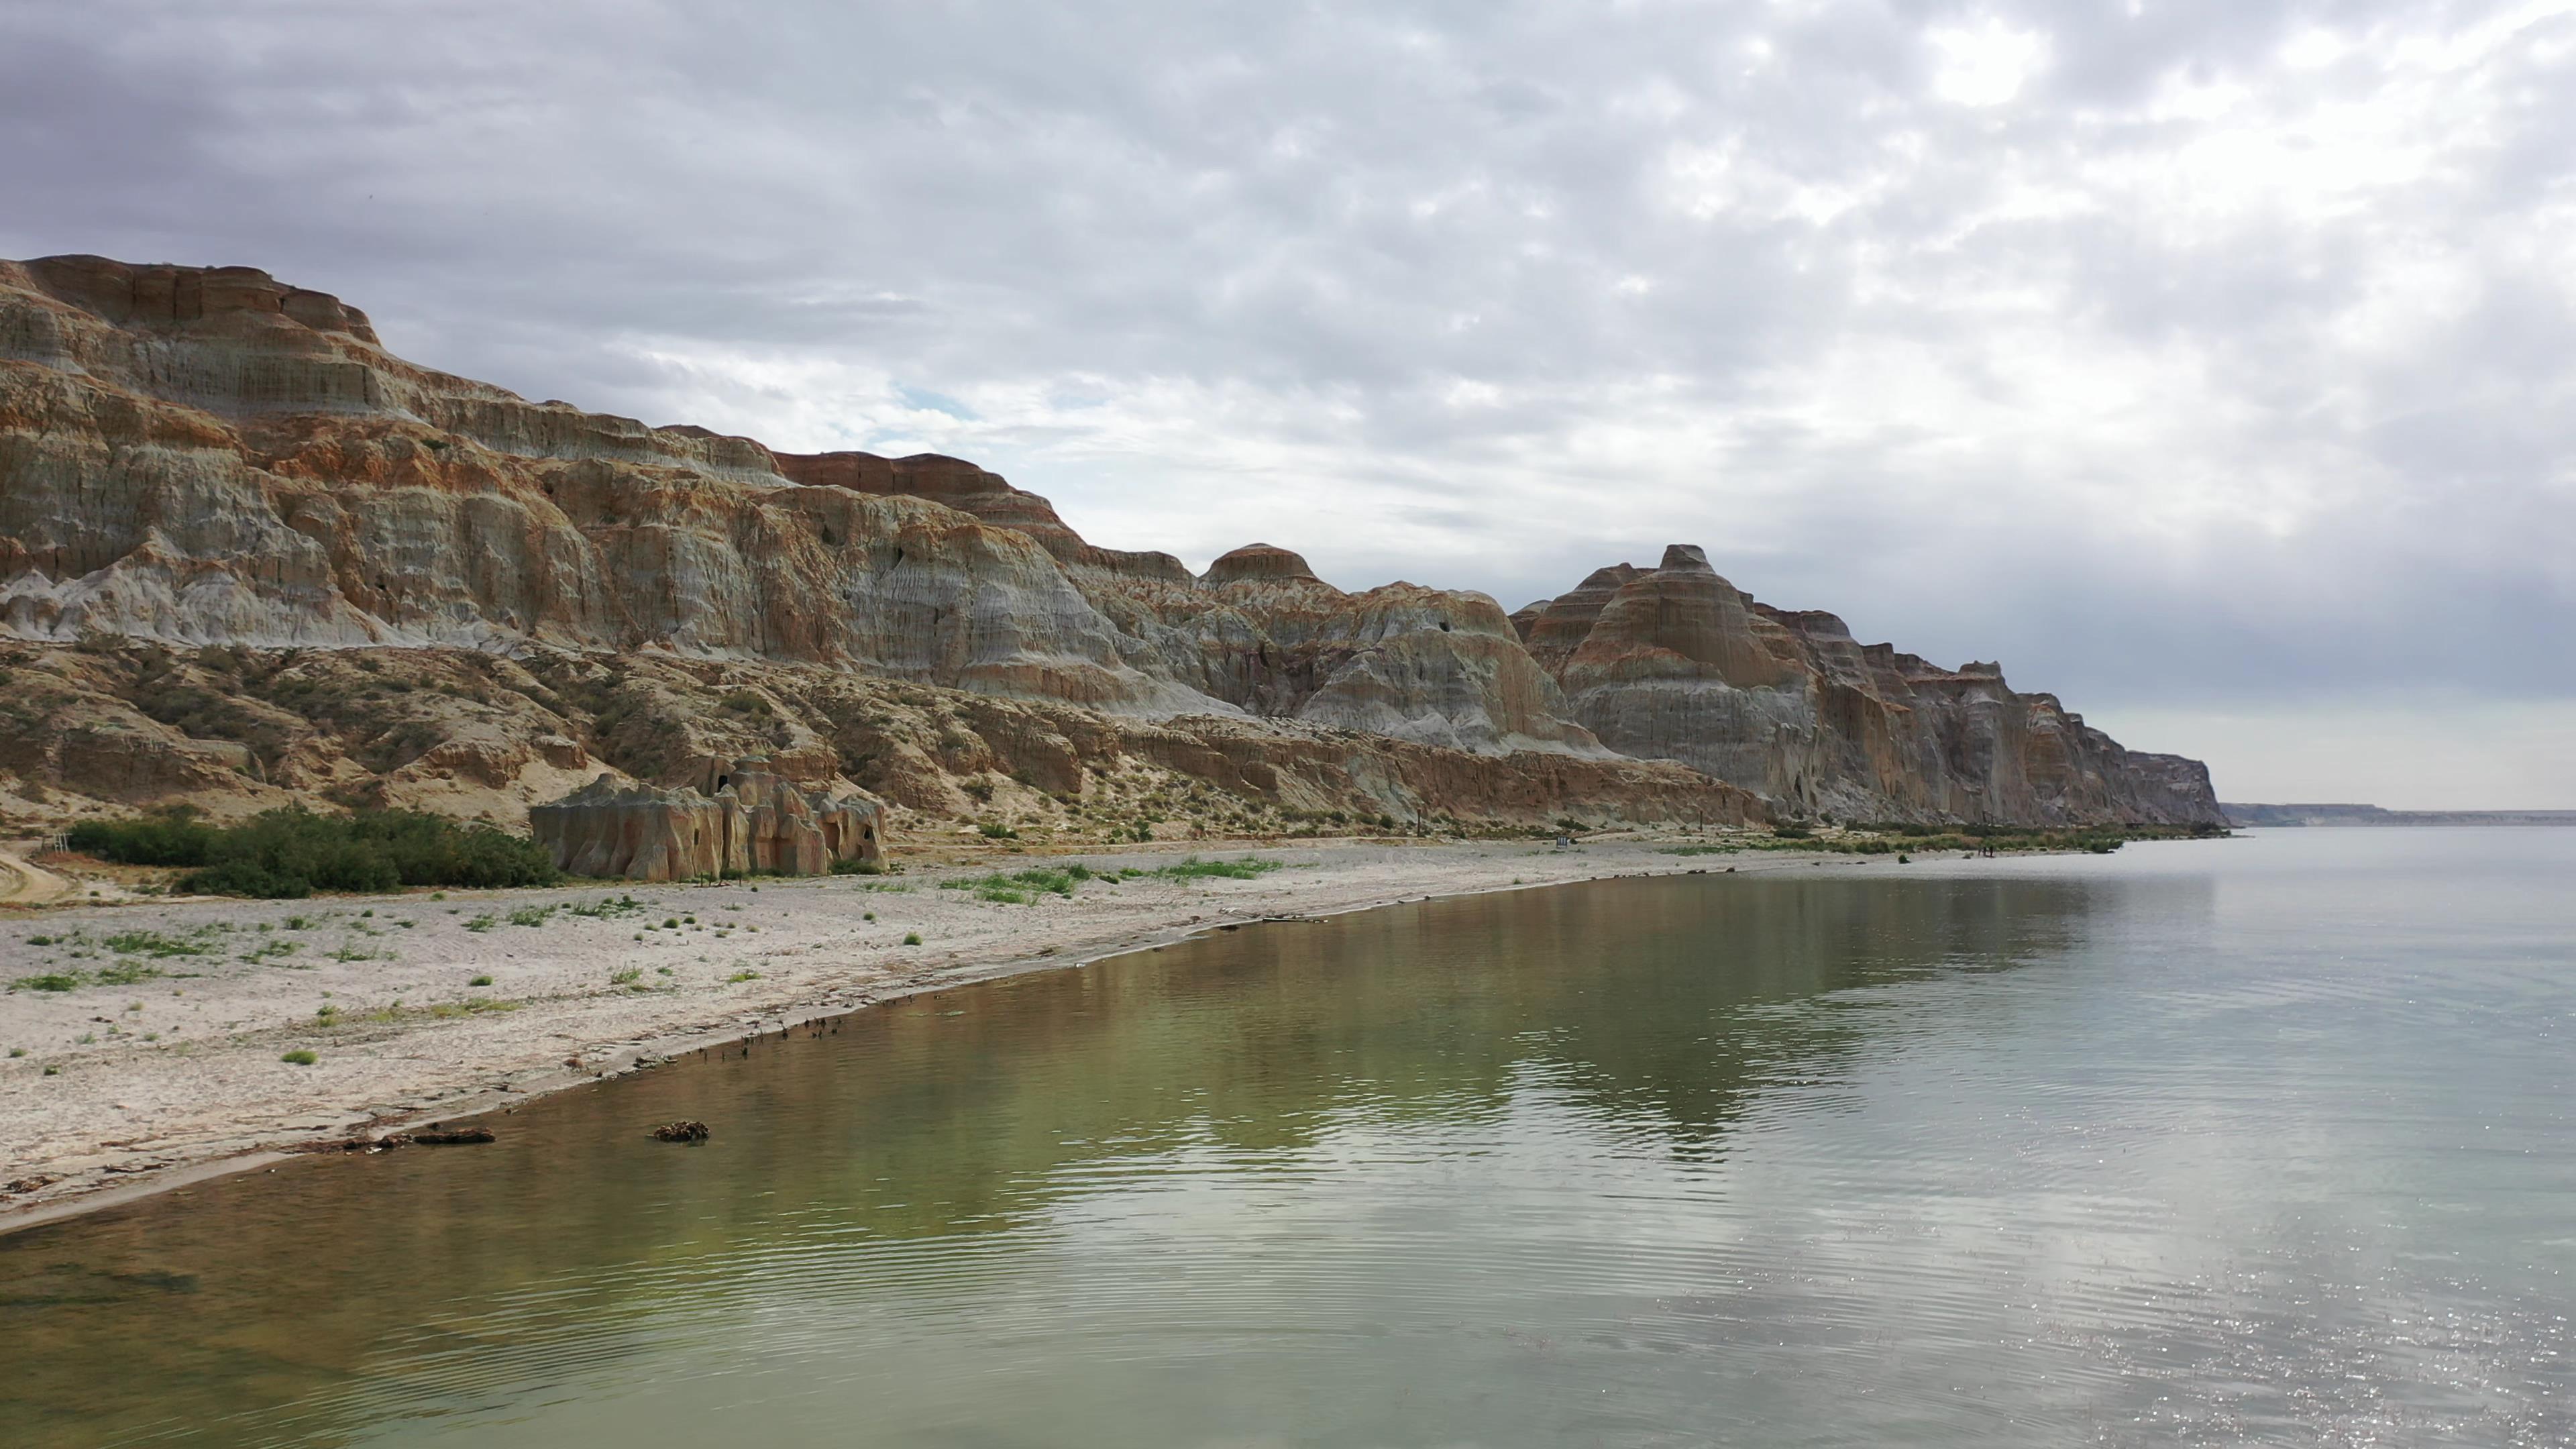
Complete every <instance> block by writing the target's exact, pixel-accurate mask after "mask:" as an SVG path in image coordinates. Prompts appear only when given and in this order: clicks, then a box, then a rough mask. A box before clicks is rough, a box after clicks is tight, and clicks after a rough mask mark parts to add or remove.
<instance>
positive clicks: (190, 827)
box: [69, 813, 221, 866]
mask: <svg viewBox="0 0 2576 1449" xmlns="http://www.w3.org/2000/svg"><path fill="white" fill-rule="evenodd" d="M220 834H221V832H220V831H218V830H217V829H216V828H215V827H214V826H211V825H208V824H206V823H205V822H203V821H200V820H197V819H194V818H192V817H190V816H187V815H184V814H178V813H172V814H167V815H149V816H145V817H144V818H143V819H140V820H84V821H82V822H81V823H80V824H78V825H75V826H73V827H72V829H71V836H70V840H69V844H70V846H71V848H72V849H74V850H77V851H79V852H80V853H82V854H83V855H94V856H97V857H98V858H99V859H101V860H111V861H114V862H116V863H117V864H119V865H179V866H201V865H204V864H206V863H207V859H208V855H209V852H211V851H212V850H213V849H214V844H215V841H216V839H217V838H218V836H219V835H220Z"/></svg>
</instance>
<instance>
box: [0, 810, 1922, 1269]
mask: <svg viewBox="0 0 2576 1449" xmlns="http://www.w3.org/2000/svg"><path fill="white" fill-rule="evenodd" d="M1251 850H1257V851H1258V853H1259V854H1260V855H1261V856H1262V857H1263V858H1266V859H1273V860H1279V861H1283V862H1285V863H1286V868H1285V869H1281V870H1278V871H1274V872H1272V873H1269V874H1267V875H1263V876H1260V877H1257V878H1255V879H1251V880H1228V879H1222V878H1218V879H1203V880H1171V879H1161V878H1149V879H1139V880H1131V881H1127V882H1124V883H1121V884H1115V885H1111V884H1105V883H1097V882H1094V883H1086V884H1084V885H1082V886H1081V887H1080V888H1079V890H1078V892H1077V894H1076V896H1075V897H1074V898H1073V899H1070V900H1068V899H1065V898H1063V897H1061V896H1056V895H1046V896H1043V897H1041V898H1040V900H1039V901H1038V903H1037V904H1034V905H1010V904H1002V903H996V902H989V901H983V900H978V899H976V898H975V897H974V896H973V895H972V894H971V893H969V892H966V891H960V890H949V889H942V888H941V887H940V885H939V882H941V881H942V880H947V879H954V878H957V877H959V876H963V875H969V874H977V875H980V874H983V873H985V872H986V871H989V870H992V869H1001V870H1019V869H1025V868H1028V867H1031V866H1051V865H1061V864H1064V863H1066V861H1069V860H1075V859H1078V860H1082V861H1085V862H1087V863H1089V864H1090V865H1092V866H1093V867H1094V868H1101V867H1108V868H1112V869H1114V868H1118V867H1122V866H1123V867H1129V868H1143V869H1151V868H1155V867H1159V866H1164V865H1169V864H1171V863H1173V862H1174V861H1177V860H1179V859H1181V858H1182V856H1183V852H1181V851H1179V850H1174V849H1145V848H1140V849H1137V850H1134V851H1129V852H1123V853H1115V854H1111V853H1098V854H1088V855H1079V856H1068V857H1063V858H1059V859H1040V858H1037V857H1033V856H1019V855H1003V856H994V857H991V858H989V859H986V860H984V861H981V862H979V863H978V864H976V865H974V866H972V867H969V866H949V867H941V866H937V865H930V864H922V863H914V864H911V865H910V866H909V868H908V869H907V871H906V872H905V873H904V874H902V875H899V876H889V877H877V878H866V877H852V876H844V877H833V878H822V879H804V880H766V881H761V882H758V883H732V884H725V885H702V886H686V885H665V886H625V887H618V886H609V887H601V886H596V885H594V886H589V887H583V888H575V889H552V890H523V891H489V892H483V891H453V892H449V893H448V894H447V896H446V898H445V899H434V898H432V896H431V895H429V894H428V893H426V892H420V893H412V894H405V895H395V896H376V897H328V898H320V899H315V900H310V901H285V902H250V901H227V900H188V901H174V902H153V903H140V902H138V903H133V904H123V905H113V906H97V907H92V906H82V907H74V908H70V909H61V908H57V909H48V910H41V911H18V912H12V913H10V914H8V915H5V916H0V984H5V983H7V982H11V981H15V980H18V979H19V978H21V977H27V976H34V975H39V974H48V973H58V972H67V971H80V970H86V971H88V972H91V973H93V974H94V973H95V972H97V971H98V970H99V969H101V968H112V967H114V966H116V965H117V964H118V963H119V962H125V963H139V964H141V965H144V966H147V967H150V968H153V969H157V970H159V971H161V972H163V973H165V974H163V975H161V976H158V977H153V978H150V979H143V980H138V981H134V982H132V983H130V984H124V985H114V984H87V985H83V986H82V987H80V988H79V989H77V990H72V991H42V990H34V989H19V990H15V991H11V992H9V993H8V994H7V995H5V996H0V1051H7V1050H11V1049H15V1050H18V1051H22V1052H24V1053H25V1055H23V1056H15V1057H9V1058H7V1059H5V1060H0V1184H5V1185H14V1186H11V1187H10V1189H9V1190H8V1191H7V1192H6V1193H5V1194H0V1231H6V1230H9V1229H12V1228H16V1227H23V1226H27V1225H28V1224H30V1223H32V1222H35V1221H39V1220H48V1219H51V1218H54V1217H59V1216H62V1215H63V1214H65V1213H67V1212H75V1211H81V1210H85V1209H87V1208H91V1207H96V1206H100V1205H103V1204H104V1203H106V1202H110V1201H122V1200H125V1199H126V1198H129V1197H132V1196H135V1195H137V1194H139V1193H142V1192H150V1191H157V1190H159V1189H161V1188H165V1187H169V1186H174V1185H176V1184H177V1183H179V1182H182V1181H189V1180H194V1179H196V1178H199V1177H203V1176H206V1175H208V1174H209V1173H210V1172H218V1171H228V1170H236V1169H238V1168H241V1167H246V1166H250V1165H253V1164H255V1163H259V1162H265V1161H268V1160H271V1156H272V1154H274V1153H275V1152H277V1151H279V1150H291V1149H293V1148H296V1147H299V1146H309V1145H311V1144H314V1143H317V1142H328V1141H333V1140H340V1139H346V1138H349V1137H352V1136H375V1135H382V1134H384V1133H387V1132H392V1131H396V1130H399V1129H400V1128H402V1127H403V1126H405V1125H407V1124H417V1123H421V1122H426V1121H430V1120H447V1119H452V1118H457V1117H463V1116H467V1115H470V1114H472V1113H475V1112H478V1111H484V1110H488V1109H490V1108H493V1107H496V1106H499V1105H502V1104H506V1103H510V1102H514V1101H519V1100H524V1098H525V1097H526V1096H527V1095H528V1094H532V1093H539V1092H546V1091H551V1090H556V1089H559V1088H562V1087H567V1086H571V1085H574V1084H576V1083H579V1082H584V1081H588V1080H591V1079H593V1078H595V1077H599V1076H605V1075H609V1074H611V1073H615V1072H620V1071H628V1070H632V1069H634V1067H635V1064H636V1063H637V1061H638V1060H639V1059H644V1060H651V1059H655V1058H660V1057H665V1056H670V1055H674V1054H676V1053H678V1052H681V1051H684V1050H690V1049H694V1048H696V1047H699V1046H703V1045H707V1044H709V1043H711V1042H715V1041H721V1040H727V1039H731V1038H734V1037H739V1036H743V1035H746V1034H748V1033H750V1032H752V1031H754V1030H759V1029H767V1030H772V1031H775V1030H777V1029H778V1028H779V1027H780V1026H782V1025H784V1024H787V1023H791V1022H796V1021H803V1020H808V1019H811V1018H813V1017H817V1016H825V1015H833V1014H837V1013H841V1012H846V1011H849V1010H852V1009H855V1008H858V1007H863V1006H866V1005H869V1004H872V1003H875V1002H880V1001H885V1000H888V999H890V998H893V997H896V996H900V995H904V994H908V993H911V992H915V991H921V990H928V989H934V988H937V987H942V986H948V985H954V984H956V983H958V982H962V981H971V980H977V979H982V978H987V977H992V976H999V975H1007V974H1010V973H1013V972H1019V971H1028V970H1040V969H1047V968H1051V967H1057V966H1072V965H1076V964H1079V963H1081V962H1084V961H1088V960H1094V959H1097V958H1099V957H1101V956H1104V955H1110V954H1115V953H1117V952H1120V951H1125V950H1133V949H1136V948H1138V947H1141V946H1146V945H1153V944H1159V943H1162V942H1166V941H1171V940H1175V939H1179V938H1181V937H1183V936H1187V935H1191V934H1194V933H1196V932H1200V931H1206V930H1212V929H1214V928H1216V927H1217V926H1218V925H1220V924H1223V923H1225V922H1228V921H1245V920H1255V919H1259V918H1262V917H1265V916H1287V915H1322V914H1331V913H1336V912H1341V911H1348V910H1356V909H1362V908H1365V907H1368V906H1373V905H1384V904H1390V903H1392V902H1395V901H1399V900H1409V899H1419V898H1422V897H1426V896H1433V895H1452V894H1462V893H1469V892H1475V891H1483V890H1495V889H1510V888H1512V887H1514V886H1516V885H1519V886H1539V885H1550V884H1559V883H1563V882H1567V881H1575V880H1584V879H1590V878H1595V877H1601V876H1609V875H1635V874H1649V873H1651V874H1675V873H1683V872H1689V871H1694V870H1701V871H1709V872H1720V871H1724V870H1726V869H1727V868H1728V867H1730V866H1733V867H1736V868H1739V869H1742V870H1745V871H1757V870H1778V869H1799V868H1806V869H1814V868H1849V867H1853V866H1856V865H1859V864H1861V863H1862V862H1864V861H1868V860H1870V859H1872V858H1871V857H1858V858H1855V857H1848V856H1838V857H1830V858H1827V857H1815V856H1807V855H1786V854H1773V853H1759V854H1757V853H1749V852H1748V853H1745V854H1740V855H1722V856H1720V855H1708V856H1677V855H1674V854H1671V853H1669V851H1668V850H1658V849H1656V848H1655V847H1654V846H1652V845H1650V844H1642V843H1620V844H1610V843H1599V842H1595V843H1588V844H1586V845H1585V846H1583V847H1581V848H1579V849H1577V850H1574V851H1569V852H1558V851H1555V850H1553V849H1551V848H1549V847H1548V846H1546V845H1545V844H1542V843H1524V842H1485V843H1463V844H1441V845H1429V844H1382V843H1361V842H1320V843H1312V844H1307V843H1301V844H1299V845H1296V846H1279V845H1273V844H1266V843H1265V844H1260V845H1257V846H1255V845H1200V846H1197V847H1195V852H1196V853H1198V854H1201V855H1203V856H1205V857H1206V858H1209V859H1231V858H1235V857H1238V856H1240V855H1242V854H1245V853H1247V851H1251ZM1876 859H1878V860H1880V861H1882V862H1883V861H1885V860H1886V859H1888V858H1887V857H1878V858H1876ZM620 896H631V897H632V898H633V899H634V900H635V901H637V902H638V903H641V905H640V908H639V909H637V910H634V911H630V912H624V913H621V914H613V915H606V916H580V915H575V914H572V913H571V910H570V909H569V908H571V907H576V906H581V907H589V906H594V905H595V904H596V903H598V902H601V901H614V900H616V899H617V898H618V897H620ZM548 906H552V907H556V908H558V909H556V910H555V911H554V912H553V913H552V914H550V915H548V916H547V917H546V918H545V919H544V921H543V922H542V924H537V925H520V924H512V923H510V922H509V919H508V918H509V916H510V913H511V912H513V911H524V910H526V909H527V908H530V907H535V908H539V909H542V908H544V907H548ZM869 912H874V913H875V915H876V919H875V920H873V921H870V920H868V919H866V915H867V913H869ZM690 917H694V919H695V922H696V924H695V926H690V925H687V924H685V923H684V924H683V925H682V927H681V928H680V929H678V930H664V929H660V927H661V925H662V923H663V922H665V921H668V920H673V919H683V920H684V922H685V919H686V918H690ZM291 918H296V919H300V921H301V922H302V924H301V925H300V926H296V927H292V928H290V919H291ZM478 924H479V925H481V926H482V929H479V930H477V929H473V928H472V927H473V926H475V925H478ZM648 927H650V929H648ZM130 932H155V933H159V934H160V935H162V936H164V937H171V938H179V939H182V940H185V941H187V942H189V943H190V944H199V945H203V946H204V947H206V948H207V950H206V953H204V954H190V955H171V956H163V957H153V956H150V955H138V954H136V953H135V952H134V951H133V950H132V949H131V947H132V946H133V944H134V943H133V942H131V941H128V942H127V943H126V946H127V948H128V949H124V950H110V949H108V948H107V946H106V945H105V944H104V943H105V941H106V938H108V937H111V936H117V935H120V934H123V933H130ZM907 932H918V933H919V934H920V936H921V939H922V941H923V943H924V944H922V945H920V946H911V947H908V946H905V945H903V944H902V942H903V939H904V936H905V934H906V933H907ZM639 935H640V936H641V937H642V939H640V940H639V939H637V937H638V936H639ZM35 937H51V938H55V941H56V944H53V945H49V946H38V945H34V944H31V938H35ZM65 938H73V939H74V944H72V945H65V944H62V942H63V940H64V939H65ZM288 944H292V946H293V947H294V949H293V951H292V953H291V954H287V953H285V950H284V948H285V946H286V945H288ZM75 950H87V951H90V952H92V953H93V954H91V955H89V956H86V957H75V956H74V955H72V954H71V953H72V952H73V951H75ZM263 950H265V951H268V952H270V953H272V954H269V955H267V956H265V957H262V956H260V954H259V953H260V952H262V951H263ZM340 958H346V959H340ZM625 972H632V973H634V976H633V979H632V980H631V981H620V980H619V979H618V976H619V974H620V973H625ZM748 973H757V975H756V976H753V977H751V978H750V979H742V980H737V979H735V978H736V977H738V976H745V975H747V974H748ZM478 976H489V977H490V978H491V982H490V984H489V985H487V986H476V985H473V984H472V983H473V981H474V979H475V978H476V977H478ZM478 1001H479V1002H484V1003H501V1004H505V1005H506V1006H507V1007H508V1008H509V1009H507V1010H490V1009H486V1010H482V1011H479V1012H472V1013H467V1012H464V1011H460V1010H459V1008H461V1007H464V1006H465V1005H466V1004H468V1003H473V1002H478ZM397 1003H399V1009H398V1010H393V1009H394V1008H396V1004H397ZM326 1006H327V1007H331V1008H333V1009H334V1015H335V1016H336V1018H337V1020H336V1022H334V1021H327V1020H325V1019H324V1018H322V1017H321V1016H319V1015H317V1013H318V1012H319V1011H320V1010H321V1009H322V1008H324V1007H326ZM437 1009H443V1010H444V1011H445V1012H447V1013H450V1014H445V1015H437V1014H433V1010H437ZM389 1011H390V1014H388V1013H389ZM295 1049H306V1050H310V1051H313V1052H314V1053H316V1054H317V1055H318V1056H319V1058H320V1060H319V1061H318V1062H317V1063H316V1064H314V1065H311V1066H298V1065H292V1064H289V1063H287V1062H284V1061H281V1060H280V1056H281V1054H282V1053H284V1052H287V1051H290V1050H295ZM47 1179H50V1180H47Z"/></svg>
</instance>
